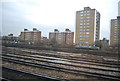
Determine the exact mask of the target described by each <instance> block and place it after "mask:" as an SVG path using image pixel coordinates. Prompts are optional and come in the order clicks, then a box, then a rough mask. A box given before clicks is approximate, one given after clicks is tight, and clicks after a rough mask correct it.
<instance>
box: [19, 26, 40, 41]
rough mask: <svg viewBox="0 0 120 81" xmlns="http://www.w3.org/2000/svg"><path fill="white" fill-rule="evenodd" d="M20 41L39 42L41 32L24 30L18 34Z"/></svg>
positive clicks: (34, 29)
mask: <svg viewBox="0 0 120 81" xmlns="http://www.w3.org/2000/svg"><path fill="white" fill-rule="evenodd" d="M20 41H28V42H33V43H34V42H40V41H41V31H39V30H37V29H36V28H33V31H28V29H24V31H23V32H21V34H20Z"/></svg>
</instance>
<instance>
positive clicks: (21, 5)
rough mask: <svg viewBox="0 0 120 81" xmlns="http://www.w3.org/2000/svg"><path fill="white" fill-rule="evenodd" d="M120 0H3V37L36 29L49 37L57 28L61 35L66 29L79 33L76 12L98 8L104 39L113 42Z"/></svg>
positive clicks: (1, 6) (0, 9) (1, 8)
mask: <svg viewBox="0 0 120 81" xmlns="http://www.w3.org/2000/svg"><path fill="white" fill-rule="evenodd" d="M118 1H120V0H2V1H1V2H0V15H1V16H2V19H1V18H0V24H2V35H8V34H10V33H13V34H14V35H15V36H18V35H20V32H21V31H23V30H24V28H27V29H28V30H32V29H33V28H34V27H35V28H37V29H38V30H40V31H42V36H47V37H48V36H49V32H53V31H54V29H55V28H57V29H58V30H60V31H61V32H62V31H64V30H65V28H69V29H70V30H71V31H73V32H74V31H75V19H76V18H75V15H76V14H75V13H76V11H79V10H83V9H84V7H88V6H89V7H91V8H92V9H93V8H95V9H96V10H97V11H98V12H100V14H101V24H100V25H101V32H100V34H101V35H100V38H103V37H106V38H107V39H109V34H110V19H115V18H116V17H117V15H118Z"/></svg>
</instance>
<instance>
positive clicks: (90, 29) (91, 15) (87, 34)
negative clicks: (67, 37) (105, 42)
mask: <svg viewBox="0 0 120 81" xmlns="http://www.w3.org/2000/svg"><path fill="white" fill-rule="evenodd" d="M99 37H100V13H99V12H98V11H97V10H96V9H91V8H90V7H84V10H81V11H77V12H76V35H75V43H76V44H77V45H82V46H92V45H94V43H95V41H97V40H99Z"/></svg>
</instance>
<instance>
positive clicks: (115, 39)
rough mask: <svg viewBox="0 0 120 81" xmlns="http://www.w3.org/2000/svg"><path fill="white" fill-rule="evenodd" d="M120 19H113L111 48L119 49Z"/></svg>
mask: <svg viewBox="0 0 120 81" xmlns="http://www.w3.org/2000/svg"><path fill="white" fill-rule="evenodd" d="M119 22H120V19H119V18H117V19H111V30H110V46H111V47H118V46H119V44H120V41H119V39H120V26H119Z"/></svg>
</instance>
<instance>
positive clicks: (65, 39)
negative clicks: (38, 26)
mask: <svg viewBox="0 0 120 81" xmlns="http://www.w3.org/2000/svg"><path fill="white" fill-rule="evenodd" d="M49 40H50V41H52V42H54V43H55V42H57V43H58V44H69V45H72V44H73V40H74V32H71V31H70V30H69V29H66V30H65V32H59V31H58V29H55V30H54V32H50V33H49Z"/></svg>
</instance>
